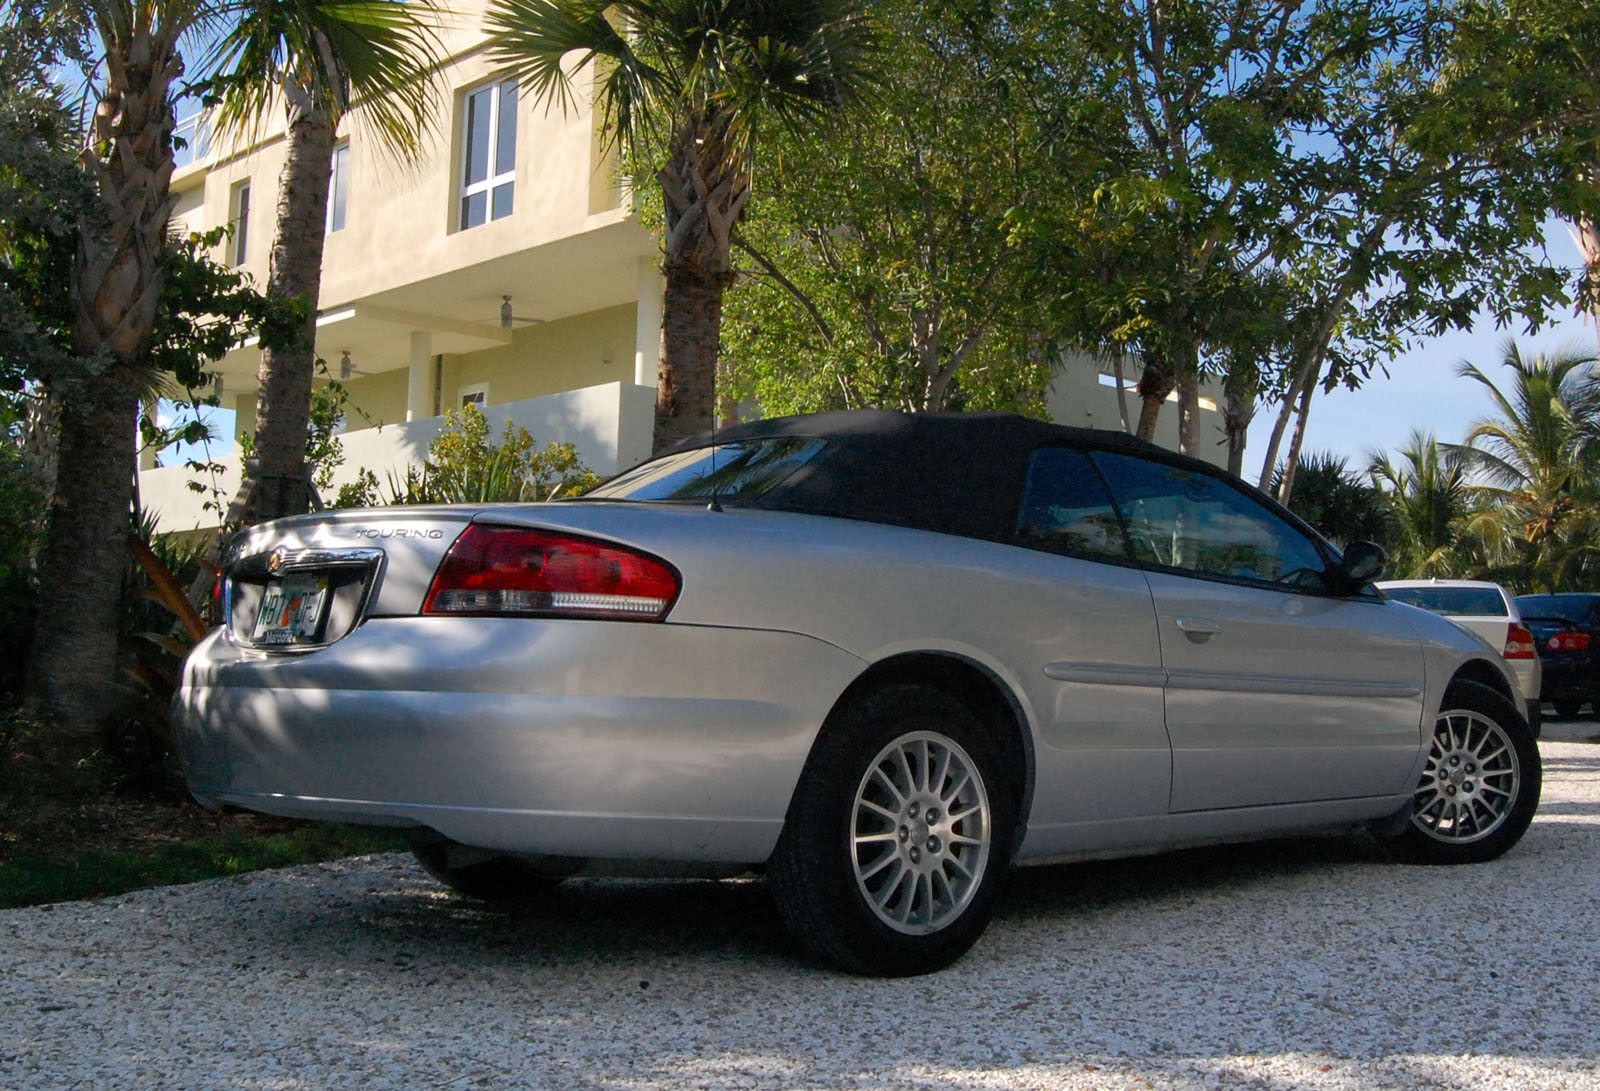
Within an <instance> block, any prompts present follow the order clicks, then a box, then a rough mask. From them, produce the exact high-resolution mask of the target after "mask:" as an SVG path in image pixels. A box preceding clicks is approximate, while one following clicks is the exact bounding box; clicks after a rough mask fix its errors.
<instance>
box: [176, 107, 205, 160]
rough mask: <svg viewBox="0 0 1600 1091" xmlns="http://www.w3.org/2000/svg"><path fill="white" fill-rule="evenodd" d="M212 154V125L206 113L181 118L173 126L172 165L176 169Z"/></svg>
mask: <svg viewBox="0 0 1600 1091" xmlns="http://www.w3.org/2000/svg"><path fill="white" fill-rule="evenodd" d="M210 154H211V125H210V123H209V122H208V121H207V120H206V116H205V114H202V113H195V114H190V115H189V116H188V117H185V118H179V119H178V122H177V124H175V125H174V126H173V127H172V165H173V167H174V168H175V169H182V168H183V167H187V166H188V165H189V164H190V163H198V162H199V161H200V160H202V159H204V158H205V157H206V156H208V155H210Z"/></svg>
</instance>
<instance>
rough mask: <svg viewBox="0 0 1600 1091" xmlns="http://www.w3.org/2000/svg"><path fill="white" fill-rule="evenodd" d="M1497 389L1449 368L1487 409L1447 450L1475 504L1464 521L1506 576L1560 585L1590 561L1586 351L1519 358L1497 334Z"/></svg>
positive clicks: (1598, 493)
mask: <svg viewBox="0 0 1600 1091" xmlns="http://www.w3.org/2000/svg"><path fill="white" fill-rule="evenodd" d="M1501 362H1502V365H1503V366H1504V367H1505V369H1506V370H1507V371H1509V372H1510V373H1511V383H1510V387H1509V389H1507V390H1502V389H1501V388H1500V386H1498V385H1497V384H1496V383H1495V382H1494V380H1493V379H1491V378H1490V377H1489V375H1487V374H1486V373H1485V372H1484V371H1483V370H1481V369H1480V368H1479V367H1478V366H1477V365H1475V364H1472V363H1470V362H1466V361H1463V362H1462V364H1461V365H1460V367H1459V369H1458V372H1459V374H1460V375H1462V376H1463V377H1465V378H1469V379H1472V380H1473V381H1474V382H1477V383H1479V384H1481V385H1482V386H1483V387H1484V389H1485V390H1487V391H1488V393H1489V397H1490V399H1491V401H1492V403H1493V405H1494V407H1495V410H1496V415H1495V416H1492V417H1485V418H1483V419H1481V420H1478V421H1476V422H1475V423H1474V424H1473V426H1472V428H1471V430H1470V431H1469V432H1468V433H1467V436H1466V439H1465V441H1464V442H1463V444H1462V445H1461V446H1459V447H1457V448H1455V454H1456V456H1457V457H1458V458H1459V459H1460V460H1461V462H1462V464H1463V465H1464V466H1465V467H1466V468H1467V469H1468V471H1469V472H1471V473H1472V474H1473V476H1474V478H1475V482H1476V484H1477V488H1478V490H1479V493H1480V495H1481V497H1482V499H1483V501H1484V503H1483V510H1482V512H1481V513H1480V515H1479V516H1478V517H1477V518H1475V519H1474V520H1473V526H1474V528H1475V529H1476V530H1477V532H1478V533H1479V535H1480V536H1481V537H1483V538H1484V540H1485V541H1486V542H1488V543H1490V544H1491V545H1493V546H1494V547H1495V549H1494V552H1493V557H1494V558H1495V559H1497V560H1498V561H1499V563H1500V565H1501V566H1502V567H1503V568H1505V569H1506V570H1507V572H1508V575H1509V577H1510V578H1509V581H1508V582H1512V583H1514V584H1516V585H1517V586H1518V587H1519V588H1520V589H1523V590H1528V591H1547V592H1548V591H1560V590H1570V589H1571V588H1573V587H1574V586H1575V585H1576V582H1577V581H1578V579H1579V576H1580V574H1585V575H1587V574H1593V573H1594V572H1595V571H1596V569H1597V568H1600V539H1597V531H1600V379H1597V377H1596V375H1595V372H1594V365H1595V357H1594V356H1593V354H1589V353H1583V352H1577V351H1564V352H1557V353H1554V354H1549V355H1544V354H1540V355H1535V356H1532V357H1528V358H1524V357H1523V355H1522V352H1521V350H1520V349H1518V347H1517V345H1516V343H1515V342H1514V341H1510V340H1508V341H1506V342H1505V345H1504V357H1503V359H1502V361H1501Z"/></svg>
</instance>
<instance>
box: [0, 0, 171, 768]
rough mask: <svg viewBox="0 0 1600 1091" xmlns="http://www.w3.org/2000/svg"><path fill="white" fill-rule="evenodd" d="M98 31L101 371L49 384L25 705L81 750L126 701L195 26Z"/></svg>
mask: <svg viewBox="0 0 1600 1091" xmlns="http://www.w3.org/2000/svg"><path fill="white" fill-rule="evenodd" d="M159 15H160V13H159V12H156V13H151V12H150V11H149V10H147V9H141V8H135V9H134V16H135V18H134V19H133V21H132V23H131V24H130V25H124V26H120V27H116V26H111V25H109V24H107V23H104V22H102V23H98V24H97V30H98V31H99V32H100V34H101V37H102V39H103V42H104V45H105V90H104V91H103V93H102V96H101V99H100V102H99V103H98V104H97V105H96V108H95V113H94V117H93V120H92V122H91V125H90V131H89V140H88V146H87V147H86V149H85V151H84V153H83V155H82V156H81V158H80V162H81V163H82V165H83V167H84V169H85V170H86V171H87V172H88V173H89V174H90V176H91V177H92V179H93V181H94V185H95V189H96V194H97V197H98V204H99V208H98V211H99V216H98V217H97V219H98V221H99V222H98V223H91V224H84V225H81V226H80V229H79V233H78V249H77V253H76V255H75V258H74V264H73V279H74V294H75V296H76V299H77V307H78V310H77V314H76V317H75V319H74V325H73V343H74V344H73V347H74V350H75V352H76V354H77V355H78V356H79V357H81V358H83V359H86V360H96V359H98V360H100V361H103V366H104V370H103V371H102V372H100V373H99V374H95V375H90V376H88V377H86V378H84V379H83V380H81V381H79V382H73V383H70V384H63V386H62V388H61V389H57V390H52V395H53V396H55V397H57V398H58V399H59V402H60V410H61V432H60V448H59V452H58V456H57V457H58V466H59V472H58V474H57V480H56V496H55V504H54V507H53V509H52V511H51V520H50V530H49V534H48V536H47V539H46V551H45V556H46V558H47V559H48V563H46V564H45V565H44V566H43V568H42V569H41V571H40V586H39V594H40V602H41V603H42V608H41V609H40V611H39V619H38V622H37V624H36V627H35V629H34V641H33V651H32V661H31V663H30V667H29V672H28V693H29V699H30V702H31V703H33V704H34V705H35V706H36V707H38V708H39V709H40V710H41V711H43V712H45V713H46V714H48V715H50V716H51V717H52V718H53V719H54V720H55V721H56V724H57V727H58V729H59V730H60V731H61V732H62V733H63V734H64V735H65V736H67V737H69V738H72V739H74V740H76V742H77V743H78V744H79V745H89V744H91V743H92V741H93V740H94V739H95V738H96V737H97V736H98V735H99V733H100V732H101V731H102V729H103V727H104V725H105V720H106V717H107V715H108V714H109V713H111V712H112V711H114V710H115V708H116V705H117V703H118V700H119V696H120V687H119V686H118V684H117V679H118V672H117V629H118V617H119V610H120V605H121V598H122V586H123V573H124V569H125V565H126V562H127V550H126V548H125V542H126V539H127V535H128V527H129V520H130V513H131V502H132V496H133V474H134V469H135V466H136V464H137V463H136V454H135V452H136V447H135V422H136V420H137V418H138V413H139V398H138V393H137V392H138V388H139V385H140V384H139V379H140V377H141V375H142V374H143V371H144V369H145V367H146V366H148V361H149V349H150V335H151V330H152V328H153V327H154V324H155V318H156V308H157V305H158V304H159V302H160V299H161V292H162V288H163V286H164V284H165V280H166V276H165V269H164V264H163V259H164V254H165V247H166V232H167V221H168V219H169V217H170V216H171V213H172V207H173V198H172V196H171V192H170V185H169V183H170V182H171V179H172V148H171V144H170V142H169V141H168V139H167V131H168V129H170V127H171V124H172V112H171V104H170V101H169V99H170V96H169V91H170V88H171V85H172V81H173V80H174V79H176V78H177V76H178V75H179V74H180V73H181V72H182V71H183V63H182V61H181V59H180V58H179V56H178V52H177V49H176V47H175V44H174V42H175V40H176V38H177V36H178V35H179V34H181V33H182V32H183V31H184V30H185V29H186V27H185V26H183V25H173V26H170V27H169V26H165V25H162V24H160V23H154V22H152V18H153V17H156V18H158V17H159Z"/></svg>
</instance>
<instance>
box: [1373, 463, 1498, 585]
mask: <svg viewBox="0 0 1600 1091" xmlns="http://www.w3.org/2000/svg"><path fill="white" fill-rule="evenodd" d="M1367 474H1368V476H1369V477H1370V478H1371V480H1372V483H1373V485H1375V486H1377V488H1378V491H1379V493H1380V495H1381V496H1382V498H1383V502H1384V505H1385V506H1386V507H1387V508H1388V510H1389V517H1390V539H1389V540H1390V542H1391V544H1392V548H1391V550H1390V553H1389V571H1390V573H1391V574H1392V575H1394V576H1395V577H1396V578H1402V577H1422V576H1452V575H1456V574H1457V572H1458V570H1459V568H1460V566H1461V558H1460V555H1459V552H1458V547H1459V545H1460V541H1461V538H1462V536H1463V521H1464V520H1465V519H1466V518H1467V517H1468V516H1469V515H1470V514H1471V506H1472V505H1471V496H1472V494H1471V487H1470V485H1469V483H1468V481H1467V474H1466V470H1465V468H1464V467H1463V465H1462V461H1461V457H1460V455H1459V453H1457V451H1455V450H1454V449H1451V448H1449V447H1447V446H1446V445H1443V444H1440V443H1439V441H1438V440H1437V439H1436V438H1434V436H1432V435H1431V434H1427V433H1423V432H1413V433H1411V439H1410V441H1409V442H1408V443H1407V444H1406V445H1405V446H1404V447H1402V448H1401V449H1400V451H1399V458H1398V459H1392V458H1390V456H1388V455H1386V454H1381V455H1379V454H1375V455H1373V458H1372V464H1371V465H1370V466H1369V467H1368V470H1367Z"/></svg>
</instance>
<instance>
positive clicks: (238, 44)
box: [210, 0, 438, 526]
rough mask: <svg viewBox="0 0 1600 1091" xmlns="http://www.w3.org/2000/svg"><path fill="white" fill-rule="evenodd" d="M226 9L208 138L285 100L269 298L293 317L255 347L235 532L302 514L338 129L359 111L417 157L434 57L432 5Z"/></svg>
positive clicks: (290, 1)
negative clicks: (252, 401)
mask: <svg viewBox="0 0 1600 1091" xmlns="http://www.w3.org/2000/svg"><path fill="white" fill-rule="evenodd" d="M221 2H222V3H225V4H227V5H228V11H229V16H230V25H229V27H228V30H227V33H225V34H224V35H223V36H222V37H221V39H220V40H219V42H218V43H217V46H216V48H215V51H214V52H213V54H212V56H211V58H210V63H211V64H212V65H214V66H215V67H216V68H217V70H219V71H220V72H221V73H223V74H222V75H221V76H219V77H218V80H217V84H218V85H219V86H220V87H221V88H222V91H223V96H222V102H221V106H220V108H219V109H218V114H217V119H216V130H217V132H218V133H219V134H223V135H235V136H238V135H244V134H246V133H248V132H251V131H254V130H257V129H259V127H260V125H261V124H262V122H263V119H264V118H265V117H266V115H267V112H268V110H269V109H271V107H272V106H273V104H274V103H275V102H276V101H278V100H279V99H281V101H282V103H283V108H284V111H285V121H286V123H287V131H288V151H287V156H286V158H285V161H284V166H283V173H282V175H281V176H280V177H279V181H278V207H277V222H276V228H275V231H274V235H273V241H272V257H271V264H270V268H269V271H268V274H267V289H268V291H269V292H271V293H274V294H277V295H279V296H281V297H283V298H285V299H293V300H296V301H298V302H299V303H300V305H301V308H302V309H301V320H300V322H299V325H298V327H297V328H295V329H293V330H291V331H287V336H284V337H282V338H279V339H271V338H266V337H264V338H263V339H262V350H261V387H260V391H259V393H258V394H257V395H256V435H255V458H254V460H253V463H252V464H249V465H247V466H246V470H245V474H244V477H243V479H242V480H241V482H240V485H239V492H238V493H237V494H236V495H235V496H234V499H233V503H232V505H231V506H230V508H229V512H228V517H227V519H226V520H224V524H225V525H227V526H237V525H239V524H240V523H241V522H245V521H255V520H259V519H270V518H274V517H276V516H280V515H289V514H293V513H295V512H303V511H305V510H306V509H307V507H309V491H308V485H307V478H306V470H305V458H306V424H307V421H308V419H309V417H310V412H311V381H312V377H313V373H314V371H315V367H316V344H315V335H316V318H317V296H318V294H319V293H320V292H321V288H322V247H323V240H324V237H325V223H326V220H325V217H326V215H327V207H328V186H329V179H330V177H331V175H332V172H333V152H334V145H335V141H336V136H337V133H338V128H339V123H340V121H341V120H343V118H344V117H345V115H346V114H348V113H350V112H351V110H352V108H353V107H355V108H358V109H359V110H360V113H361V116H362V117H363V119H364V120H365V122H366V123H367V130H368V131H370V132H372V133H373V134H374V135H375V136H376V137H377V139H378V141H379V144H380V146H381V147H382V149H383V150H385V151H387V152H389V153H391V154H394V155H396V156H403V155H405V154H406V153H409V152H413V151H415V150H416V149H417V148H418V147H419V145H420V144H421V142H422V140H423V138H424V137H425V136H426V135H427V127H428V125H429V124H430V120H429V119H431V118H432V117H433V116H434V111H433V109H432V105H433V99H434V83H433V81H432V79H431V72H432V69H433V68H434V66H435V64H436V59H437V52H438V51H437V49H436V48H435V45H436V38H435V33H434V29H433V17H434V14H435V9H434V8H433V7H432V6H431V5H430V3H429V2H428V0H221ZM263 485H268V486H269V487H265V488H264V487H263Z"/></svg>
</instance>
